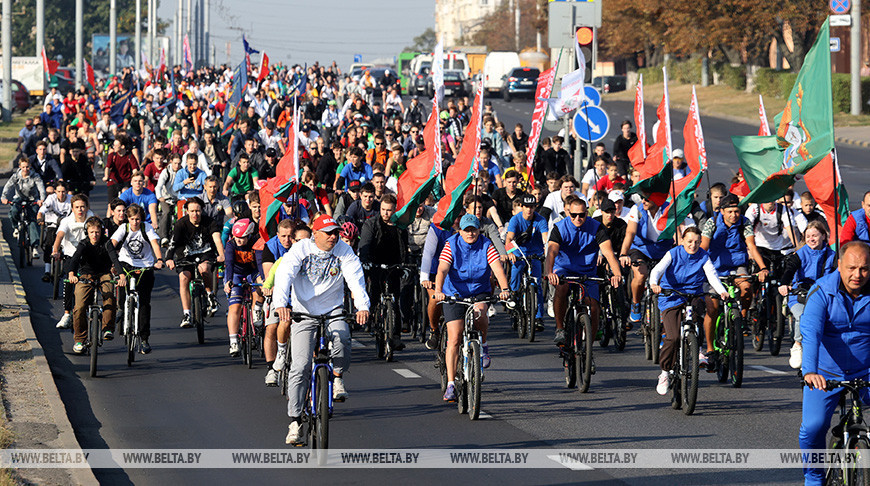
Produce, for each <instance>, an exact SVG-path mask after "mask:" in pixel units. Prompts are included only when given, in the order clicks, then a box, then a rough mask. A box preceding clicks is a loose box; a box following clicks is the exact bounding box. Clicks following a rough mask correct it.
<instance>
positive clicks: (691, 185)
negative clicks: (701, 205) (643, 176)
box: [659, 171, 705, 241]
mask: <svg viewBox="0 0 870 486" xmlns="http://www.w3.org/2000/svg"><path fill="white" fill-rule="evenodd" d="M704 174H705V172H704V171H701V172H697V173H696V175H695V177H692V178H691V179H690V178H689V176H686V177H683V178H682V179H679V180H677V181H676V182H675V183H674V188H673V189H672V197H673V193H676V194H677V198H676V203H675V204H672V205H670V206H669V207H667V208H666V213H667V221H668V222H667V226H665V229H664V231H662V232H661V234H659V241H662V240H669V239H671V238H673V237H674V233H676V231H677V227H679V225H681V224H682V223H683V221H685V220H686V218H687V217H689V213H691V212H692V203H693V202H695V190H696V189H697V188H698V184H700V183H701V179H702V178H703V177H704ZM671 213H673V214H671Z"/></svg>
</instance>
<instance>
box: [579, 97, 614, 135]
mask: <svg viewBox="0 0 870 486" xmlns="http://www.w3.org/2000/svg"><path fill="white" fill-rule="evenodd" d="M609 128H610V118H609V117H608V116H607V113H605V112H604V110H602V109H601V108H599V107H597V106H584V107H583V108H580V109H579V110H577V114H575V115H574V130H575V131H576V132H577V135H578V136H579V137H580V139H581V140H585V141H587V142H597V141H599V140H601V139H602V138H604V136H605V135H607V129H609Z"/></svg>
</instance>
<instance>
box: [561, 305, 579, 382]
mask: <svg viewBox="0 0 870 486" xmlns="http://www.w3.org/2000/svg"><path fill="white" fill-rule="evenodd" d="M575 319H576V316H574V310H573V309H568V313H567V314H565V335H566V339H568V342H567V343H566V344H565V346H563V347H562V349H561V354H562V360H563V361H564V366H565V384H566V385H567V386H568V388H574V387H575V386H576V385H577V361H576V360H575V358H574V336H575V335H576V334H577V330H576V329H577V324H576V323H575Z"/></svg>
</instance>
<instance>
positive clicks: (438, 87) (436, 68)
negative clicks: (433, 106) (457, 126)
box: [432, 39, 444, 105]
mask: <svg viewBox="0 0 870 486" xmlns="http://www.w3.org/2000/svg"><path fill="white" fill-rule="evenodd" d="M432 85H433V87H434V89H435V99H436V100H438V104H439V105H440V104H441V102H442V101H443V100H444V42H443V41H442V40H441V39H438V45H436V46H435V53H434V54H433V55H432Z"/></svg>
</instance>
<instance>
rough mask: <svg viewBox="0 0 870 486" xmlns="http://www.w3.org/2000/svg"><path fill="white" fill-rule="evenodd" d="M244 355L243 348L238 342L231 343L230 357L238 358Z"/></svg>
mask: <svg viewBox="0 0 870 486" xmlns="http://www.w3.org/2000/svg"><path fill="white" fill-rule="evenodd" d="M241 353H242V348H241V347H240V346H239V343H238V342H234V343H230V356H232V357H234V358H235V357H237V356H238V355H239V354H241Z"/></svg>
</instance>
